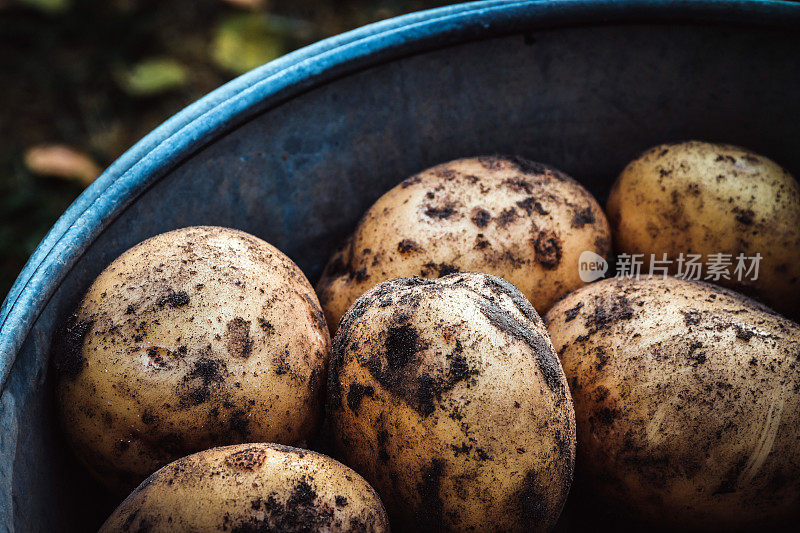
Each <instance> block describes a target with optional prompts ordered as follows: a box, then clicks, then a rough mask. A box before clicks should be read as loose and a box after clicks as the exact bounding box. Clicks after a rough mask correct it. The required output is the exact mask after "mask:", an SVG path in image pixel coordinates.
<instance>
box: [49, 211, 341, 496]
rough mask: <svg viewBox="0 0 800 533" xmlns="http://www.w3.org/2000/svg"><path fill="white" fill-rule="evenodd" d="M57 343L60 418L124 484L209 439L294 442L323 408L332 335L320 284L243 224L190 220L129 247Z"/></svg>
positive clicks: (91, 462)
mask: <svg viewBox="0 0 800 533" xmlns="http://www.w3.org/2000/svg"><path fill="white" fill-rule="evenodd" d="M65 340H66V342H65V343H64V345H63V346H62V348H61V350H60V352H61V353H60V354H59V356H58V359H59V361H58V364H57V369H58V370H59V376H58V377H59V379H58V384H57V391H56V394H57V400H58V406H59V409H60V415H61V421H62V425H63V427H64V429H65V431H66V434H67V437H68V439H69V441H70V443H71V445H72V446H73V447H74V449H75V451H76V452H77V455H78V456H79V457H80V458H81V459H82V460H83V462H85V463H86V465H87V466H88V467H89V469H90V470H91V471H92V473H93V474H94V475H95V476H96V477H97V478H98V479H99V480H100V481H101V482H103V483H104V484H105V485H106V486H108V487H110V488H112V489H114V490H118V491H124V492H123V493H127V492H129V491H130V490H131V489H132V488H133V487H135V486H136V485H137V484H138V483H139V482H141V481H142V480H143V479H144V478H145V477H147V476H148V475H149V474H150V473H152V472H153V471H155V470H156V469H157V468H159V467H160V466H163V465H165V464H167V463H169V462H170V461H172V460H174V459H176V458H178V457H181V456H183V455H186V454H188V453H191V452H194V451H198V450H202V449H205V448H209V447H212V446H216V445H221V444H235V443H240V442H250V441H268V442H279V443H285V444H295V443H303V442H304V441H305V440H306V439H308V438H309V437H310V436H311V435H312V434H313V433H314V431H315V429H316V428H317V426H318V422H319V421H320V418H321V412H322V403H323V401H324V383H325V372H326V367H327V361H328V358H329V354H330V337H329V334H328V329H327V326H326V324H325V318H324V316H323V314H322V310H321V308H320V306H319V302H318V300H317V298H316V295H315V294H314V291H313V289H312V287H311V285H310V284H309V282H308V280H306V278H305V276H304V275H303V273H302V272H301V271H300V269H299V268H297V266H296V265H295V264H294V263H293V262H292V261H291V260H290V259H289V258H288V257H286V256H285V255H283V254H282V253H281V252H279V251H278V250H277V249H275V248H274V247H272V246H270V245H269V244H267V243H265V242H264V241H262V240H260V239H257V238H256V237H253V236H252V235H248V234H246V233H243V232H240V231H236V230H231V229H224V228H215V227H193V228H185V229H180V230H177V231H172V232H169V233H164V234H162V235H158V236H156V237H153V238H151V239H148V240H146V241H144V242H143V243H141V244H138V245H137V246H135V247H133V248H131V249H130V250H128V251H127V252H125V253H124V254H122V255H121V256H120V257H119V258H118V259H116V260H115V261H114V262H113V263H111V265H109V266H108V267H107V268H106V269H105V270H104V271H103V272H102V273H101V274H100V275H99V276H98V277H97V279H96V280H95V281H94V283H93V284H92V285H91V287H90V288H89V290H88V292H87V293H86V296H85V297H84V298H83V301H82V302H81V304H80V306H79V308H78V310H77V312H76V315H75V317H74V319H73V322H72V324H71V326H70V327H69V329H68V332H67V335H66V336H65Z"/></svg>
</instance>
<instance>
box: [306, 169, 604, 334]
mask: <svg viewBox="0 0 800 533" xmlns="http://www.w3.org/2000/svg"><path fill="white" fill-rule="evenodd" d="M586 250H589V251H592V252H595V253H597V254H599V255H601V256H603V257H607V256H608V255H609V254H610V252H611V239H610V230H609V227H608V223H607V222H606V219H605V215H604V214H603V211H602V209H601V208H600V206H599V205H598V204H597V202H596V201H595V199H594V198H593V197H592V195H591V194H589V192H587V191H586V190H585V189H584V188H583V187H581V185H580V184H578V183H577V182H576V181H575V180H573V179H572V178H570V177H569V176H567V175H565V174H563V173H562V172H559V171H558V170H555V169H553V168H550V167H547V166H545V165H542V164H539V163H533V162H530V161H527V160H525V159H522V158H518V157H501V156H496V157H476V158H469V159H460V160H457V161H451V162H449V163H445V164H442V165H439V166H436V167H433V168H431V169H428V170H426V171H424V172H421V173H420V174H417V175H416V176H413V177H411V178H409V179H407V180H405V181H404V182H402V183H401V184H400V185H398V186H397V187H395V188H394V189H392V190H390V191H389V192H388V193H386V194H385V195H383V196H382V197H381V198H380V199H378V201H377V202H375V204H374V205H373V206H372V207H371V208H370V209H369V211H368V212H367V213H366V214H365V215H364V217H363V219H362V220H361V222H360V223H359V225H358V227H357V228H356V230H355V233H354V234H353V235H352V236H351V237H350V239H349V240H348V242H347V243H346V244H345V246H344V247H343V248H342V249H341V250H340V251H339V252H337V253H336V254H335V255H334V256H333V257H332V258H331V260H330V261H329V263H328V265H327V267H326V268H325V271H324V272H323V275H322V278H321V279H320V281H319V284H318V285H317V292H318V294H319V295H320V301H321V302H322V307H323V309H324V310H325V315H326V318H327V319H328V325H329V326H330V327H331V329H332V331H335V329H336V326H337V324H338V322H339V319H340V318H341V317H342V315H343V314H344V312H345V311H346V310H347V309H348V308H349V307H350V305H351V304H352V303H353V302H354V301H355V299H356V298H357V297H358V296H360V295H361V294H363V293H364V292H365V291H366V290H367V289H369V288H370V287H373V286H374V285H376V284H377V283H379V282H381V281H385V280H387V279H391V278H396V277H411V276H421V277H426V278H435V277H439V276H444V275H447V274H452V273H454V272H488V273H490V274H495V275H498V276H502V277H503V278H505V279H506V280H508V281H510V282H511V283H513V284H515V285H516V286H517V287H519V288H520V289H521V290H522V292H523V293H524V294H525V296H526V297H527V298H528V299H529V300H530V301H531V303H533V306H534V307H535V308H536V310H537V311H539V312H541V313H543V312H544V311H546V310H547V309H548V308H549V307H550V305H552V303H553V302H554V301H556V299H558V298H559V297H560V296H562V295H564V294H566V293H567V292H569V291H571V290H573V289H576V288H578V287H580V286H582V285H583V282H582V281H581V279H580V277H579V273H578V257H579V256H580V254H581V253H582V252H583V251H586Z"/></svg>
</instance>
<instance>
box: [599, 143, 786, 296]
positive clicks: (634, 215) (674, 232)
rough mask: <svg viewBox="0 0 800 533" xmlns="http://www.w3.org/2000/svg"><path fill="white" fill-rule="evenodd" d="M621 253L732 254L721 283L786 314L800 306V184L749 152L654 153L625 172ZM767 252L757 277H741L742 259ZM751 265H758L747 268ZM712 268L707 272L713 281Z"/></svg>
mask: <svg viewBox="0 0 800 533" xmlns="http://www.w3.org/2000/svg"><path fill="white" fill-rule="evenodd" d="M607 212H608V218H609V220H610V221H611V225H612V228H613V234H614V243H615V245H616V248H617V251H618V252H624V253H628V254H645V258H644V259H646V261H645V263H646V264H649V259H650V254H656V258H657V259H661V258H662V257H663V254H665V253H666V254H667V258H668V260H670V261H671V262H672V267H673V268H672V269H671V270H670V273H672V274H676V273H677V263H676V260H677V258H678V255H679V254H680V253H684V254H689V253H692V254H700V255H701V256H702V258H701V262H703V263H704V264H708V263H709V262H713V261H712V260H711V259H712V258H710V257H709V256H710V254H730V256H728V258H727V260H728V261H730V263H731V264H730V265H729V266H728V270H729V274H728V276H729V277H730V279H724V278H720V279H718V280H715V279H714V278H715V277H716V276H715V275H713V274H712V275H711V277H709V278H708V281H713V282H714V283H719V284H720V285H724V286H727V287H730V288H734V289H736V290H739V291H742V292H745V293H747V294H749V295H751V296H755V297H758V298H759V299H762V300H764V301H765V302H766V303H768V304H769V305H770V306H772V307H774V308H775V309H778V310H780V311H788V310H792V309H793V308H796V307H798V303H797V302H798V300H800V184H798V183H797V181H796V180H795V179H794V178H793V177H792V176H791V175H790V174H789V173H788V172H787V171H786V170H784V169H783V168H781V167H779V166H778V165H777V164H775V163H774V162H772V161H770V160H769V159H767V158H766V157H763V156H760V155H757V154H754V153H752V152H750V151H748V150H745V149H743V148H737V147H735V146H728V145H722V144H710V143H704V142H697V141H690V142H684V143H679V144H671V145H670V144H665V145H661V146H656V147H655V148H651V149H650V150H647V151H646V152H645V153H643V154H642V155H641V156H639V157H638V158H637V159H636V160H634V161H633V162H631V163H630V164H629V165H628V166H627V167H626V168H625V170H623V171H622V174H620V176H619V178H618V179H617V181H616V183H615V184H614V187H613V189H612V190H611V194H610V196H609V198H608V206H607ZM757 253H758V254H761V260H760V262H759V265H758V276H757V279H755V280H752V279H751V278H752V277H753V274H754V273H751V274H749V275H748V274H747V273H746V272H744V271H742V272H741V274H742V276H741V278H742V280H741V281H739V280H738V278H739V277H740V276H739V273H735V268H736V265H737V260H736V258H737V256H738V255H739V254H743V255H744V256H745V257H754V256H755V255H756V254H757ZM745 265H746V266H749V265H750V262H746V263H745ZM709 274H710V273H709V272H708V269H706V271H705V272H704V274H703V278H706V277H707V276H708V275H709Z"/></svg>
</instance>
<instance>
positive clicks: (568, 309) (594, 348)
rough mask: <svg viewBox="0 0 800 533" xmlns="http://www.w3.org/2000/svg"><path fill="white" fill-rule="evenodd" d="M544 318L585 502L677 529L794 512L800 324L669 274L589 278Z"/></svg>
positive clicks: (770, 519)
mask: <svg viewBox="0 0 800 533" xmlns="http://www.w3.org/2000/svg"><path fill="white" fill-rule="evenodd" d="M545 322H546V323H547V326H548V329H549V331H550V335H551V337H552V340H553V344H554V346H555V347H556V349H557V350H558V352H559V355H560V357H561V361H562V364H563V365H564V371H565V373H566V375H567V379H568V381H569V384H570V389H571V390H572V396H573V398H574V401H575V414H576V420H577V424H578V442H579V445H578V472H577V477H576V483H578V484H579V485H581V488H583V489H587V488H588V492H589V493H590V495H591V498H592V499H594V500H596V501H598V502H602V503H603V504H604V505H606V506H610V507H611V508H613V509H616V514H617V515H618V516H621V517H626V518H625V521H626V523H629V520H630V519H632V518H633V517H637V518H639V519H641V520H644V521H645V522H649V524H650V527H653V526H664V527H667V528H669V529H670V530H675V531H678V530H681V531H685V530H687V529H689V530H695V529H698V530H704V529H715V530H716V529H721V530H731V529H738V528H749V529H762V528H766V527H769V526H772V525H776V524H783V525H785V524H786V523H787V521H789V520H796V518H797V514H798V510H800V447H798V442H800V326H798V325H797V324H795V323H793V322H790V321H789V320H786V319H785V318H782V317H780V316H779V315H777V314H775V313H774V312H773V311H771V310H770V309H768V308H766V307H764V306H762V305H760V304H758V303H756V302H755V301H753V300H750V299H748V298H746V297H744V296H741V295H739V294H737V293H734V292H732V291H729V290H727V289H723V288H720V287H716V286H713V285H709V284H705V283H699V282H690V281H683V280H678V279H675V278H666V279H661V278H647V279H642V280H640V281H635V280H620V279H609V280H604V281H601V282H598V283H594V284H591V285H589V286H587V287H584V288H582V289H580V290H578V291H575V292H574V293H572V294H570V295H568V296H567V297H566V298H564V299H563V300H561V301H560V302H558V303H557V304H556V305H554V306H553V307H552V308H551V309H550V311H549V312H548V313H547V315H546V318H545ZM584 492H587V491H584ZM792 516H794V518H792ZM795 525H796V522H795Z"/></svg>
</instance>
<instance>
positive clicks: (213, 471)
mask: <svg viewBox="0 0 800 533" xmlns="http://www.w3.org/2000/svg"><path fill="white" fill-rule="evenodd" d="M112 531H114V532H116V531H148V532H153V533H155V532H158V531H164V532H173V531H175V532H180V531H185V532H190V531H191V532H194V531H281V532H293V531H297V532H300V531H303V532H307V531H308V532H311V531H320V532H337V531H358V532H364V533H367V532H375V533H377V532H384V531H389V525H388V522H387V519H386V511H385V510H384V508H383V505H382V504H381V500H380V498H378V495H377V494H376V493H375V491H374V490H373V488H372V487H370V486H369V485H368V484H367V482H366V481H364V479H363V478H362V477H361V476H359V475H358V474H356V473H355V472H353V471H352V470H350V469H349V468H347V467H346V466H344V465H343V464H341V463H339V462H338V461H334V460H333V459H331V458H330V457H326V456H325V455H322V454H319V453H315V452H310V451H308V450H301V449H299V448H292V447H289V446H281V445H278V444H239V445H235V446H225V447H222V448H213V449H210V450H206V451H203V452H200V453H196V454H194V455H190V456H188V457H184V458H182V459H178V460H177V461H175V462H173V463H170V464H169V465H167V466H165V467H163V468H161V469H160V470H159V471H158V472H156V473H155V474H153V475H151V476H150V477H149V478H148V479H147V480H146V481H144V482H143V483H142V484H141V485H139V486H138V487H137V488H136V490H134V491H133V493H132V494H131V495H130V496H128V498H127V499H126V500H125V501H124V502H122V504H120V506H119V507H118V508H117V510H116V511H114V513H113V514H112V515H111V516H110V517H109V518H108V520H106V523H105V524H103V526H102V527H101V528H100V532H101V533H103V532H109V533H110V532H112Z"/></svg>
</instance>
